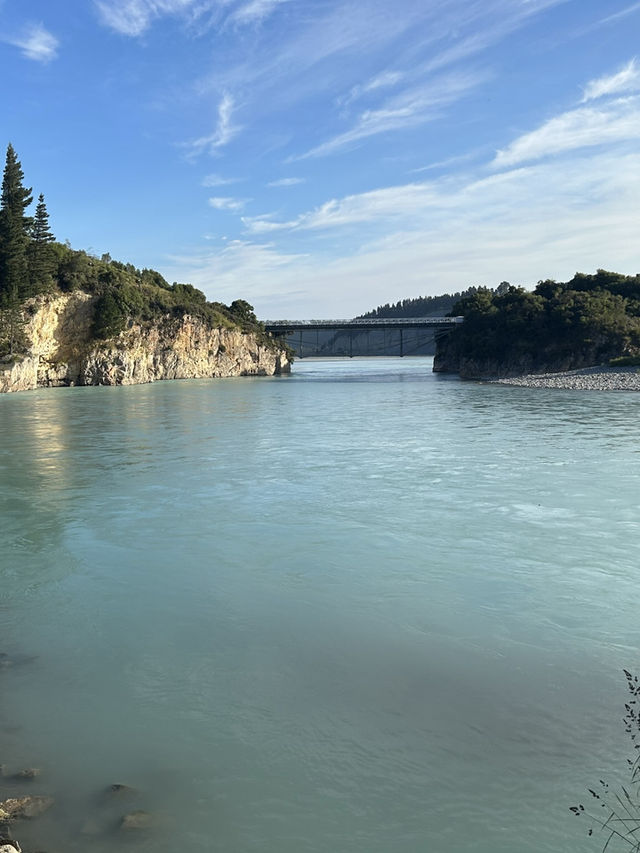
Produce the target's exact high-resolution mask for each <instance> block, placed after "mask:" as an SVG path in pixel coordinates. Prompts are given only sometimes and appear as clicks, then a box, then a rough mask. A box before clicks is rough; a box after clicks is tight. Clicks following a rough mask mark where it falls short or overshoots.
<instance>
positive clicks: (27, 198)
mask: <svg viewBox="0 0 640 853" xmlns="http://www.w3.org/2000/svg"><path fill="white" fill-rule="evenodd" d="M23 181H24V173H23V171H22V166H21V164H20V161H19V160H18V158H17V156H16V152H15V151H14V149H13V146H12V145H11V143H9V145H8V147H7V159H6V163H5V167H4V175H3V178H2V196H1V197H0V300H3V301H6V300H7V299H8V300H9V301H12V302H13V301H16V300H17V301H20V300H21V299H24V298H25V297H26V296H29V292H30V282H29V270H28V267H27V243H28V240H29V230H30V228H31V219H30V218H29V217H28V216H26V215H25V211H26V209H27V207H28V206H29V205H30V204H31V202H32V201H33V196H32V195H31V189H27V188H26V187H25V186H24V185H23V183H22V182H23Z"/></svg>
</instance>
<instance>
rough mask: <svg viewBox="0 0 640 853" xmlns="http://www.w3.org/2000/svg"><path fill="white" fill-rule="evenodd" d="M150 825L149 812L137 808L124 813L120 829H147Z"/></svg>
mask: <svg viewBox="0 0 640 853" xmlns="http://www.w3.org/2000/svg"><path fill="white" fill-rule="evenodd" d="M150 826H151V815H150V814H149V812H145V811H142V809H138V811H135V812H131V813H130V814H126V815H125V816H124V817H123V818H122V822H121V824H120V829H127V830H129V829H148V828H149V827H150Z"/></svg>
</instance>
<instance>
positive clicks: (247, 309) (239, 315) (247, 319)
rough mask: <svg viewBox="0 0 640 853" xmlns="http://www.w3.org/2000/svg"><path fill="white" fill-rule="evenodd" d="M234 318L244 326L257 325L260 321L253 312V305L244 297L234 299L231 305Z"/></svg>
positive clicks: (230, 309)
mask: <svg viewBox="0 0 640 853" xmlns="http://www.w3.org/2000/svg"><path fill="white" fill-rule="evenodd" d="M229 313H230V314H231V316H232V318H233V319H234V320H235V321H236V322H237V323H240V324H241V325H243V326H255V324H256V323H257V322H258V321H257V319H256V315H255V314H254V312H253V305H249V303H248V302H245V300H244V299H234V301H233V302H232V303H231V305H230V306H229Z"/></svg>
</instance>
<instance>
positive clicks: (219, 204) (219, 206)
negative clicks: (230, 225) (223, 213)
mask: <svg viewBox="0 0 640 853" xmlns="http://www.w3.org/2000/svg"><path fill="white" fill-rule="evenodd" d="M246 203H247V199H246V198H229V197H228V196H214V197H213V198H210V199H209V204H210V206H211V207H213V208H215V209H216V210H231V211H232V212H233V213H238V212H239V211H241V210H242V208H243V207H244V206H245V204H246Z"/></svg>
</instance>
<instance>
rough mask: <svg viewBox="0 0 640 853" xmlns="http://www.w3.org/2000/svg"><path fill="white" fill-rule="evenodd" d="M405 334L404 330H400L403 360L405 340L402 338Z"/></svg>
mask: <svg viewBox="0 0 640 853" xmlns="http://www.w3.org/2000/svg"><path fill="white" fill-rule="evenodd" d="M403 332H404V329H400V358H402V357H403V355H404V338H403V336H402V333H403Z"/></svg>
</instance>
